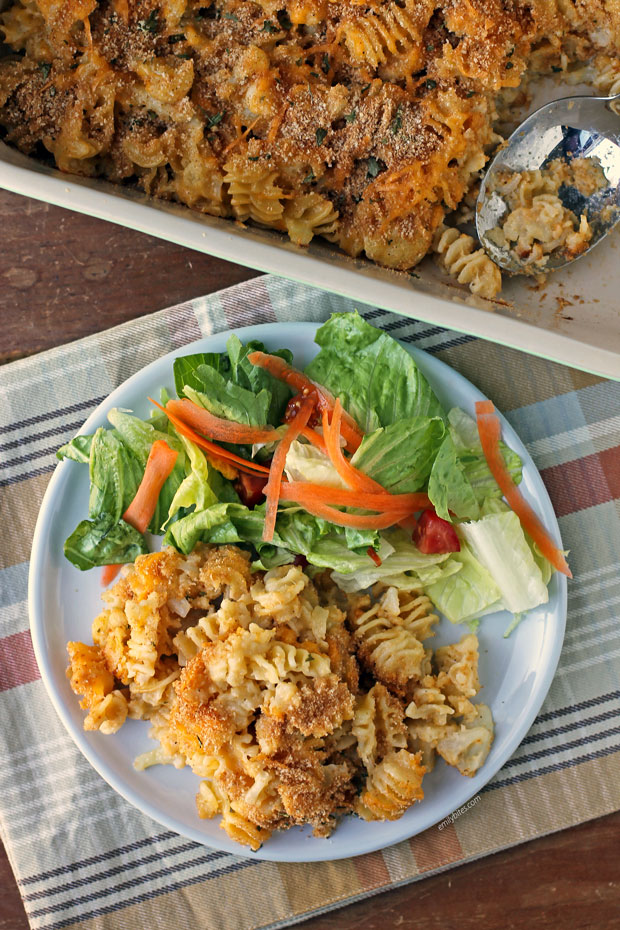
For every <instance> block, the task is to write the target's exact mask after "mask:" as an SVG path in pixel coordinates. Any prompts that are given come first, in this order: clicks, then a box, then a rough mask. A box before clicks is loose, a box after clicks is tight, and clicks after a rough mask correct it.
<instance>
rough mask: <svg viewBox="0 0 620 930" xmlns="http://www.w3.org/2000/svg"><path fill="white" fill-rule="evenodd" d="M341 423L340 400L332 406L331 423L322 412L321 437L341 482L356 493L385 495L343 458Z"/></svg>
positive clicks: (382, 488)
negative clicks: (367, 492)
mask: <svg viewBox="0 0 620 930" xmlns="http://www.w3.org/2000/svg"><path fill="white" fill-rule="evenodd" d="M341 423H342V404H341V403H340V399H338V400H337V401H336V403H335V405H334V412H333V415H332V420H331V423H330V422H329V417H328V413H327V411H326V410H324V411H323V436H324V437H325V445H326V446H327V453H328V455H329V457H330V459H331V463H332V465H333V466H334V468H335V469H336V471H337V472H338V474H339V475H340V477H341V478H342V480H343V481H345V482H346V483H347V484H348V485H349V487H350V488H353V489H354V490H356V491H369V492H371V493H375V494H386V493H387V492H386V490H385V488H384V487H382V486H381V485H380V484H379V483H378V482H377V481H374V479H373V478H369V477H368V475H365V474H364V473H363V472H361V471H360V470H359V469H358V468H355V467H354V466H353V465H351V463H350V462H349V461H348V460H347V459H346V458H345V457H344V455H343V452H342V449H341V448H340V427H341Z"/></svg>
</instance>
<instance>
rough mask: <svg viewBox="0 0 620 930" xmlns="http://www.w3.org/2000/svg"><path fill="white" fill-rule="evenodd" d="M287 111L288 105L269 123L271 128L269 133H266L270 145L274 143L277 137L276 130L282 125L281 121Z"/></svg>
mask: <svg viewBox="0 0 620 930" xmlns="http://www.w3.org/2000/svg"><path fill="white" fill-rule="evenodd" d="M287 110H288V103H287V104H286V106H284V107H282V109H281V110H280V112H279V113H278V114H276V116H274V118H273V120H272V121H271V126H270V127H269V132H268V133H267V142H269V143H271V142H274V141H275V138H276V136H277V135H278V130H279V128H280V126H281V125H282V120H283V119H284V117H285V115H286V111H287Z"/></svg>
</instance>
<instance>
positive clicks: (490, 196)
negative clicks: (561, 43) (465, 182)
mask: <svg viewBox="0 0 620 930" xmlns="http://www.w3.org/2000/svg"><path fill="white" fill-rule="evenodd" d="M618 101H620V94H618V95H616V96H615V97H563V98H562V99H561V100H554V101H553V102H552V103H548V104H546V105H545V106H543V107H540V109H539V110H536V111H535V112H534V113H532V115H531V116H529V117H528V118H527V119H526V120H525V121H524V122H523V123H521V125H520V126H519V128H518V129H516V130H515V132H513V134H512V135H511V136H510V138H509V139H508V141H507V142H506V144H505V145H504V146H503V147H502V148H501V149H500V151H499V152H498V153H497V155H496V156H495V158H494V159H493V160H492V161H491V163H490V165H489V167H488V169H487V172H486V174H485V176H484V179H483V181H482V185H481V187H480V194H479V195H478V200H477V203H476V229H477V231H478V238H479V239H480V242H481V244H482V246H483V247H484V249H485V250H486V252H487V254H488V255H490V257H491V258H492V259H493V261H494V262H496V263H497V264H498V265H499V266H500V268H504V269H505V270H506V271H512V272H516V273H521V274H523V272H524V271H529V272H531V270H532V269H531V267H530V268H528V267H527V266H526V264H525V262H521V261H520V260H519V259H518V258H517V257H516V256H515V255H513V254H511V253H510V252H509V251H508V249H507V248H503V247H502V246H499V245H497V244H495V243H494V242H493V241H492V240H491V239H490V238H489V232H490V231H491V230H492V229H494V228H497V227H498V226H499V225H500V221H501V220H502V219H503V217H504V215H505V214H506V213H507V212H508V206H507V205H506V203H505V202H504V200H503V199H502V197H501V196H500V194H498V193H497V191H496V190H494V188H495V186H496V183H495V182H496V180H497V172H498V171H499V170H501V169H510V170H512V171H524V170H527V169H529V170H533V169H536V168H541V169H542V168H545V167H546V166H547V165H548V164H549V162H551V161H553V160H554V159H557V158H562V159H564V160H566V161H568V160H570V159H571V158H593V157H595V158H597V159H598V161H600V165H601V167H602V169H603V172H604V174H605V177H606V179H607V187H605V188H604V189H602V190H598V191H596V192H595V193H594V194H593V195H592V196H591V197H586V196H584V195H583V194H582V193H580V192H579V191H578V190H577V189H576V188H575V187H567V186H565V185H562V186H561V187H560V189H559V191H558V197H559V198H560V200H561V201H562V203H563V204H564V206H565V207H567V208H568V209H569V210H572V211H573V213H575V214H576V215H577V216H578V217H579V216H581V215H582V214H583V213H585V214H586V217H587V219H588V222H589V223H590V226H591V227H592V232H593V236H592V240H591V243H590V246H589V248H588V249H587V250H586V251H585V252H583V253H582V255H586V254H587V253H588V252H590V251H591V250H592V249H593V248H594V246H595V245H597V243H599V242H600V241H601V239H603V238H604V237H605V236H606V235H607V233H608V232H610V230H611V229H613V227H614V226H615V225H616V223H617V221H618V220H619V219H620V116H618V114H617V113H614V111H613V110H612V109H611V104H613V103H614V102H618ZM610 206H611V209H609V207H610ZM605 207H607V208H608V209H607V210H605V211H604V208H605ZM578 257H579V258H581V255H579V256H578ZM574 260H575V259H574V258H567V257H566V256H563V255H561V254H560V253H553V252H552V253H551V255H550V256H549V260H548V262H547V264H546V266H545V270H548V271H551V270H555V269H557V268H563V267H564V266H565V265H568V264H569V263H570V262H571V261H574Z"/></svg>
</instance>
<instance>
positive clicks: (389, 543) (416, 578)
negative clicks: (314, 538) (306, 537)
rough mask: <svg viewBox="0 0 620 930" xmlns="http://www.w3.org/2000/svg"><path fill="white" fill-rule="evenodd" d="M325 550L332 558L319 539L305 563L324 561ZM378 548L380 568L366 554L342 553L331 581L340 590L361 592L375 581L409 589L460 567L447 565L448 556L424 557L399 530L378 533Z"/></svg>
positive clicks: (332, 548) (332, 553) (332, 550)
mask: <svg viewBox="0 0 620 930" xmlns="http://www.w3.org/2000/svg"><path fill="white" fill-rule="evenodd" d="M328 548H329V555H330V557H331V558H332V559H335V556H336V548H335V546H334V545H333V544H332V543H329V546H328V543H327V542H326V541H325V540H322V541H321V542H320V543H319V545H318V546H316V547H315V550H314V552H313V553H311V554H310V555H309V556H308V561H310V562H314V564H319V563H317V562H316V561H315V559H316V558H317V557H319V558H320V557H322V556H324V557H325V558H326V559H327V556H326V550H327V549H328ZM377 549H378V552H379V556H380V558H381V565H375V563H374V562H373V561H372V560H371V559H370V558H369V557H368V556H367V555H366V553H360V552H358V553H355V552H350V553H349V555H348V558H347V556H346V554H345V552H340V553H339V555H338V557H339V564H338V566H337V571H335V572H334V573H333V574H332V578H333V579H334V581H335V582H336V584H337V585H338V586H339V587H340V588H342V590H343V591H348V592H354V591H361V590H364V589H365V588H368V587H370V586H371V585H373V584H375V582H377V581H382V582H383V583H384V584H389V585H395V586H396V587H398V588H403V589H405V590H411V589H413V588H420V587H421V586H422V584H423V583H430V582H432V581H437V580H438V579H440V578H442V577H443V576H444V573H445V572H446V571H447V572H449V573H453V572H458V571H459V569H460V566H458V565H456V566H455V565H454V563H451V562H450V555H449V553H438V554H437V555H424V554H423V553H422V552H420V550H419V549H417V548H416V546H414V544H413V542H412V541H411V537H410V535H409V534H407V533H405V532H403V531H402V530H400V529H393V530H385V531H384V532H383V533H381V534H380V543H379V545H378V546H377ZM321 564H322V563H321ZM423 580H424V581H423Z"/></svg>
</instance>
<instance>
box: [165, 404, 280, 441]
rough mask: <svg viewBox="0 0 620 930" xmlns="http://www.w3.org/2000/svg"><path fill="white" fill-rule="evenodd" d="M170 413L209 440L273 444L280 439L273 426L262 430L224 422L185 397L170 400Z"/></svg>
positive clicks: (256, 427) (167, 407)
mask: <svg viewBox="0 0 620 930" xmlns="http://www.w3.org/2000/svg"><path fill="white" fill-rule="evenodd" d="M167 411H170V413H172V414H173V415H174V416H175V417H178V418H179V420H183V422H184V423H186V424H187V426H191V427H192V429H196V430H198V431H199V432H201V433H204V434H205V436H207V437H208V438H209V439H219V440H220V441H222V442H241V443H254V442H271V441H273V440H274V439H279V436H278V433H277V432H276V431H275V429H274V428H273V427H272V426H268V427H265V428H264V429H261V428H260V427H258V426H248V425H247V424H245V423H234V422H233V421H232V420H224V419H223V418H222V417H216V416H214V414H212V413H210V412H209V411H208V410H205V409H204V407H199V406H198V404H195V403H194V401H193V400H188V398H186V397H184V398H183V400H169V401H168V403H167V404H166V412H167Z"/></svg>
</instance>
